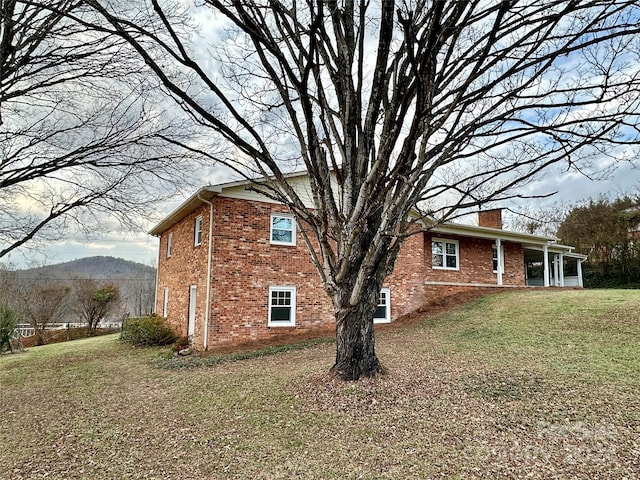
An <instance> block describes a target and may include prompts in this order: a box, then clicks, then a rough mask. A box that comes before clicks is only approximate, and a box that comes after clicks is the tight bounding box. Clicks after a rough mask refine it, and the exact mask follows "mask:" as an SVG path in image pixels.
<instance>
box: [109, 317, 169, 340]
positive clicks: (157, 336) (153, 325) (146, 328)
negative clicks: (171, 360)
mask: <svg viewBox="0 0 640 480" xmlns="http://www.w3.org/2000/svg"><path fill="white" fill-rule="evenodd" d="M121 338H122V340H123V341H124V342H127V343H130V344H132V345H135V346H139V347H156V346H164V345H170V344H172V343H173V342H175V340H176V335H175V333H174V332H173V330H172V329H171V327H169V325H167V322H166V321H165V319H164V318H162V317H157V316H150V317H141V318H129V319H127V320H126V322H125V324H124V327H123V330H122V337H121Z"/></svg>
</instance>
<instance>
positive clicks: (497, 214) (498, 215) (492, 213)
mask: <svg viewBox="0 0 640 480" xmlns="http://www.w3.org/2000/svg"><path fill="white" fill-rule="evenodd" d="M478 225H479V226H481V227H489V228H498V229H502V209H501V208H496V209H494V210H480V211H479V212H478Z"/></svg>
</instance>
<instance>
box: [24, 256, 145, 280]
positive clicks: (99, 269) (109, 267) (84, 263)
mask: <svg viewBox="0 0 640 480" xmlns="http://www.w3.org/2000/svg"><path fill="white" fill-rule="evenodd" d="M15 274H16V276H18V277H21V278H29V279H40V280H43V279H51V280H74V279H76V278H92V279H94V280H129V279H155V274H156V269H155V268H154V267H150V266H148V265H143V264H142V263H137V262H132V261H129V260H125V259H123V258H117V257H105V256H97V257H86V258H80V259H78V260H73V261H71V262H64V263H56V264H53V265H46V266H44V267H35V268H27V269H24V270H17V271H16V272H15Z"/></svg>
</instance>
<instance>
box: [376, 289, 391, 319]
mask: <svg viewBox="0 0 640 480" xmlns="http://www.w3.org/2000/svg"><path fill="white" fill-rule="evenodd" d="M378 298H379V300H378V308H376V313H375V314H374V315H373V323H389V322H391V291H390V290H389V289H388V288H382V289H381V290H380V294H379V297H378Z"/></svg>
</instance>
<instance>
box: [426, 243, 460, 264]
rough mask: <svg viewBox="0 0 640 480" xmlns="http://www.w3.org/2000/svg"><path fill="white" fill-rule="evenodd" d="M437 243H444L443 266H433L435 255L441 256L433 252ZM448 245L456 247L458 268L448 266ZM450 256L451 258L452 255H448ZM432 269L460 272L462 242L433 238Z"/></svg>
mask: <svg viewBox="0 0 640 480" xmlns="http://www.w3.org/2000/svg"><path fill="white" fill-rule="evenodd" d="M436 242H439V243H442V255H441V256H442V266H438V265H434V264H433V257H434V255H440V254H435V253H434V252H433V244H434V243H436ZM447 243H449V244H452V245H455V247H456V253H455V258H456V266H455V267H448V266H447ZM448 256H451V255H448ZM431 268H433V269H434V270H460V242H459V241H458V240H452V239H450V238H432V239H431Z"/></svg>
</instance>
